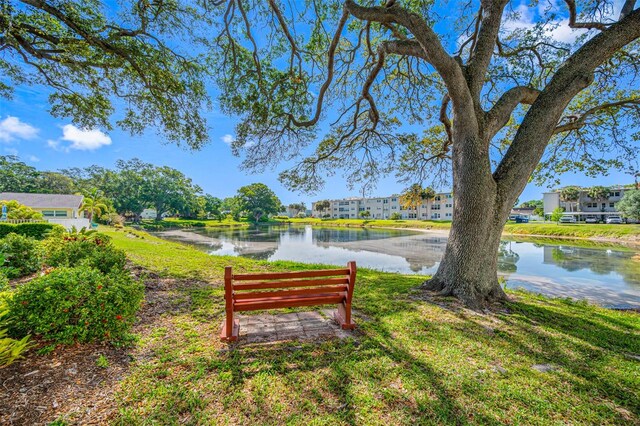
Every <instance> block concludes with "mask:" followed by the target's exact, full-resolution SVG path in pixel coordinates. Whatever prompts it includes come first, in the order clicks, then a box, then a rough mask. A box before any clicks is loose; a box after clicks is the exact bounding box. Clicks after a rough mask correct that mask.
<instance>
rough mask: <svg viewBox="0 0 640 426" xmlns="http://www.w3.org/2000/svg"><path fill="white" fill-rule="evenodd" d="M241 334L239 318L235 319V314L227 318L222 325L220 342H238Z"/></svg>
mask: <svg viewBox="0 0 640 426" xmlns="http://www.w3.org/2000/svg"><path fill="white" fill-rule="evenodd" d="M239 334H240V320H239V319H237V318H233V314H232V315H231V316H227V318H226V319H225V320H224V322H223V323H222V330H220V340H222V341H223V342H235V341H236V340H238V335H239Z"/></svg>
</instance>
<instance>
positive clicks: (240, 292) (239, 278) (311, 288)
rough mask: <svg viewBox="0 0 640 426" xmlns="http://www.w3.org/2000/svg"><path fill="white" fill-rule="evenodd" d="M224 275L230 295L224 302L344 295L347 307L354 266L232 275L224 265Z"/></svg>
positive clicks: (349, 301) (353, 277)
mask: <svg viewBox="0 0 640 426" xmlns="http://www.w3.org/2000/svg"><path fill="white" fill-rule="evenodd" d="M224 275H225V293H226V294H227V295H232V297H231V298H228V299H232V300H233V301H238V302H239V301H247V300H255V299H261V298H265V297H286V296H301V297H304V296H310V295H317V294H327V293H343V292H344V295H345V301H346V303H348V304H350V303H351V299H352V297H353V287H354V285H355V281H356V263H355V262H349V263H348V264H347V267H346V268H343V269H321V270H316V271H299V272H273V273H263V274H234V273H233V270H232V268H231V266H227V267H226V268H225V274H224ZM230 301H231V300H227V303H229V302H230Z"/></svg>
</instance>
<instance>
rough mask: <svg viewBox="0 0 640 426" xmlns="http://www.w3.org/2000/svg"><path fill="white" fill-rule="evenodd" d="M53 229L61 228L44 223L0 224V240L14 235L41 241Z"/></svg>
mask: <svg viewBox="0 0 640 426" xmlns="http://www.w3.org/2000/svg"><path fill="white" fill-rule="evenodd" d="M53 229H63V228H62V226H60V225H57V224H54V223H46V222H42V223H39V222H36V223H29V222H26V223H0V238H4V237H6V236H7V235H9V234H11V233H14V234H18V235H23V236H25V237H31V238H35V239H36V240H42V239H44V238H45V237H46V235H47V233H48V232H50V231H52V230H53Z"/></svg>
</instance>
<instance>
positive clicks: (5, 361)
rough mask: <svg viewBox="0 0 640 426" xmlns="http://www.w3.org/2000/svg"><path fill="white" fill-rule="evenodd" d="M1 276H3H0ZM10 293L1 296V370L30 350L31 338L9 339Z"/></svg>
mask: <svg viewBox="0 0 640 426" xmlns="http://www.w3.org/2000/svg"><path fill="white" fill-rule="evenodd" d="M0 275H1V274H0ZM8 294H9V293H1V294H0V368H2V367H6V366H7V365H9V364H12V363H13V362H14V361H15V360H17V359H19V358H22V354H23V353H24V352H25V351H26V350H27V349H29V346H30V345H29V336H25V337H23V338H22V339H20V340H16V339H12V338H10V337H7V333H8V332H7V325H8V322H9V319H8V316H9V308H8V307H7V302H6V300H7V299H8V297H9V296H8Z"/></svg>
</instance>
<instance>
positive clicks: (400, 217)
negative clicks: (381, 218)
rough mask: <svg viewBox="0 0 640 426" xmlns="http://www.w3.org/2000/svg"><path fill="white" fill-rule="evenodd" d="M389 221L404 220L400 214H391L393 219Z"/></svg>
mask: <svg viewBox="0 0 640 426" xmlns="http://www.w3.org/2000/svg"><path fill="white" fill-rule="evenodd" d="M389 219H391V220H400V219H402V214H400V213H398V212H393V213H391V217H390V218H389Z"/></svg>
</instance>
